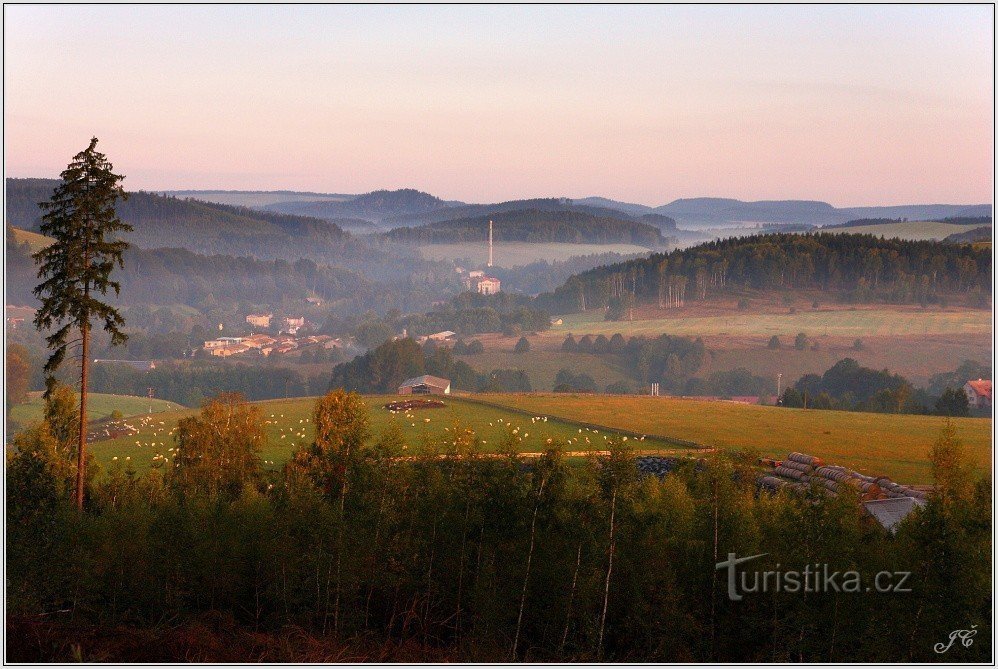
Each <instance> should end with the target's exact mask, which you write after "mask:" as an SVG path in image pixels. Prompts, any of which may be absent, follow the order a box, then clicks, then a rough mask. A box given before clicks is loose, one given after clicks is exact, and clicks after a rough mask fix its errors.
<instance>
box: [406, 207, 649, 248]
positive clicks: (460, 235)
mask: <svg viewBox="0 0 998 669" xmlns="http://www.w3.org/2000/svg"><path fill="white" fill-rule="evenodd" d="M490 220H491V221H493V223H494V239H495V241H497V242H534V243H548V242H558V243H579V244H585V243H589V244H594V243H595V244H638V245H643V246H660V245H662V244H663V243H664V242H665V239H664V238H663V237H662V232H661V230H659V229H658V228H657V227H654V226H651V225H648V224H647V223H639V222H636V221H629V220H623V219H621V218H610V217H604V216H596V215H594V214H590V213H587V212H582V211H562V210H555V211H545V210H540V209H521V210H515V211H504V212H499V213H492V214H488V215H485V216H478V217H475V218H459V219H454V220H448V221H440V222H437V223H429V224H426V225H422V226H418V227H400V228H395V229H394V230H391V231H389V232H388V233H387V235H386V236H387V237H388V238H389V239H390V240H392V241H395V242H407V243H413V244H440V243H460V242H482V241H485V240H487V239H488V230H489V221H490Z"/></svg>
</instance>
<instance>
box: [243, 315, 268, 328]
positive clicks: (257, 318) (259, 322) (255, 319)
mask: <svg viewBox="0 0 998 669" xmlns="http://www.w3.org/2000/svg"><path fill="white" fill-rule="evenodd" d="M273 317H274V314H250V315H249V316H247V317H246V322H247V323H249V324H250V325H252V326H253V327H256V328H269V327H270V319H272V318H273Z"/></svg>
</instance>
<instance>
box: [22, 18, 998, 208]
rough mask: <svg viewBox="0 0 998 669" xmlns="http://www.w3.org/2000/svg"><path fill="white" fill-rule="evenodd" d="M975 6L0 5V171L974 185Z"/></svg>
mask: <svg viewBox="0 0 998 669" xmlns="http://www.w3.org/2000/svg"><path fill="white" fill-rule="evenodd" d="M992 18H993V16H992V9H991V7H985V6H964V7H956V6H951V7H943V6H913V7H896V6H895V7H891V6H860V7H802V6H798V7H762V6H749V7H733V6H714V7H667V6H660V7H628V8H614V7H372V6H365V7H301V6H297V7H270V6H266V7H265V6H249V7H245V6H244V7H191V6H184V7H181V6H172V7H169V6H168V7H138V6H131V7H116V6H91V7H69V6H48V7H45V6H7V7H6V8H5V47H4V48H5V66H4V67H5V72H4V76H5V84H6V86H5V93H6V95H5V116H4V125H5V147H4V157H5V164H6V174H7V175H8V176H47V177H54V176H57V174H58V172H59V171H60V170H61V169H62V168H63V167H64V166H65V164H66V163H67V162H68V160H69V158H70V157H71V156H72V155H73V154H74V153H75V152H76V151H78V150H80V149H82V148H84V147H85V146H86V144H87V141H88V139H89V137H90V136H91V135H93V134H96V135H97V136H98V137H100V139H101V146H102V148H103V150H104V151H105V152H106V153H107V154H108V155H109V157H110V158H111V159H112V161H113V162H114V163H115V166H116V168H117V169H118V171H120V172H122V173H124V174H125V175H127V180H126V186H127V187H128V188H130V189H140V188H142V189H175V188H202V189H204V188H224V189H245V190H255V189H260V190H272V189H296V190H312V191H323V192H341V193H359V192H365V191H369V190H373V189H377V188H401V187H414V188H419V189H421V190H426V191H429V192H431V193H433V194H435V195H438V196H440V197H443V198H445V199H460V200H466V201H496V200H508V199H515V198H521V197H535V196H566V197H584V196H588V195H603V196H606V197H611V198H615V199H621V200H628V201H635V202H641V203H645V204H651V205H657V204H663V203H666V202H669V201H671V200H673V199H676V198H679V197H694V196H724V197H737V198H741V199H748V200H753V199H789V198H795V199H798V198H799V199H819V200H825V201H829V202H831V203H832V204H835V205H839V206H847V205H857V206H858V205H877V204H895V203H935V202H947V203H962V204H971V203H985V202H991V201H992V193H993V159H994V151H993V147H994V135H993V125H992V122H993V81H992V69H993V62H994V61H993V35H992Z"/></svg>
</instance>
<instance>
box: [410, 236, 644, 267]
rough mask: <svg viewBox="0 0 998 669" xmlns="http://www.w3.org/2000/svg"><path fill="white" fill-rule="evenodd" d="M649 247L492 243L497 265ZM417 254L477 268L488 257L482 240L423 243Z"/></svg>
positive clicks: (630, 251) (640, 250) (636, 251)
mask: <svg viewBox="0 0 998 669" xmlns="http://www.w3.org/2000/svg"><path fill="white" fill-rule="evenodd" d="M651 250H652V249H649V248H646V247H644V246H637V245H635V244H565V243H555V242H551V243H538V244H533V243H530V242H496V243H495V244H494V259H495V264H496V265H498V266H499V267H520V266H523V265H529V264H531V263H535V262H537V261H539V260H548V261H556V260H568V259H569V258H572V257H575V256H588V255H594V254H599V253H619V254H621V255H632V254H644V253H650V252H651ZM419 253H420V254H421V255H422V256H423V258H424V259H426V260H452V261H455V262H463V263H466V264H468V265H469V266H470V267H471V268H476V267H484V266H485V263H486V262H487V261H488V258H489V247H488V244H487V243H485V242H464V243H461V244H425V245H422V246H420V247H419Z"/></svg>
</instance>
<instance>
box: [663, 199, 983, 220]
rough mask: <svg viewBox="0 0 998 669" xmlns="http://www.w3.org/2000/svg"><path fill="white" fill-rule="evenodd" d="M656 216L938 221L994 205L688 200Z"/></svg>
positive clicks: (975, 213)
mask: <svg viewBox="0 0 998 669" xmlns="http://www.w3.org/2000/svg"><path fill="white" fill-rule="evenodd" d="M653 211H654V212H655V213H660V214H665V215H667V216H670V217H672V218H675V219H676V220H677V221H678V222H679V224H680V225H693V226H708V227H713V226H725V225H730V224H735V223H803V224H809V225H819V226H821V225H836V224H841V223H845V222H847V221H849V220H852V219H857V218H907V219H909V220H938V219H942V218H947V217H954V216H988V215H990V214H991V206H990V205H985V204H981V205H962V204H955V205H953V204H929V205H896V206H885V207H843V208H839V207H834V206H832V205H830V204H828V203H827V202H821V201H816V200H761V201H758V202H744V201H742V200H735V199H731V198H707V197H701V198H687V199H680V200H675V201H673V202H670V203H669V204H665V205H662V206H660V207H655V208H654V210H653Z"/></svg>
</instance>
